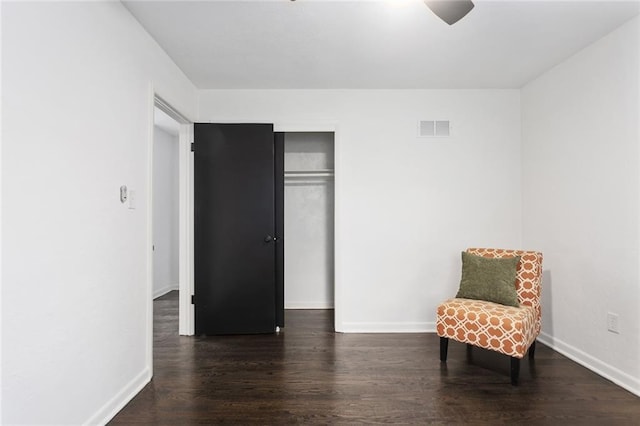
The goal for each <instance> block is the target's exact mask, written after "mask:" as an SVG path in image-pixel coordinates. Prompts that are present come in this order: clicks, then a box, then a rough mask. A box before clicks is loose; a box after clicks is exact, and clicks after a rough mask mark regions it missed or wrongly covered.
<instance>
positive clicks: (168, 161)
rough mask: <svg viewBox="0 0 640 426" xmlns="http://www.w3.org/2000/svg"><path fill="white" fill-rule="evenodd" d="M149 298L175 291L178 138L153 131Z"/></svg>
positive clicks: (157, 130)
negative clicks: (151, 257)
mask: <svg viewBox="0 0 640 426" xmlns="http://www.w3.org/2000/svg"><path fill="white" fill-rule="evenodd" d="M153 131H154V133H153V246H154V250H153V297H154V298H156V297H159V296H162V295H163V294H166V293H168V292H169V291H171V290H178V246H179V241H178V205H179V202H180V200H179V198H178V135H172V134H170V133H167V132H166V131H164V130H162V129H161V128H160V127H158V126H155V127H154V129H153Z"/></svg>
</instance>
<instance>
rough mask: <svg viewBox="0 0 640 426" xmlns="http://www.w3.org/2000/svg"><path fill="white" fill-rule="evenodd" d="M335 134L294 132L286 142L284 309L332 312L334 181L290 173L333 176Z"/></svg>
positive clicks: (325, 177) (328, 177) (316, 176)
mask: <svg viewBox="0 0 640 426" xmlns="http://www.w3.org/2000/svg"><path fill="white" fill-rule="evenodd" d="M333 139H334V138H333V132H306V133H301V132H289V133H285V138H284V170H285V178H284V237H285V245H284V307H285V308H286V309H331V308H333V307H334V303H333V299H334V297H333V288H334V285H333V276H334V267H333V260H334V255H333V246H334V243H333V228H334V225H333V219H334V214H333V210H334V208H333V204H334V203H333V200H334V196H333V192H334V191H333V177H332V176H319V175H315V176H314V175H306V176H302V175H299V174H291V173H290V172H291V171H306V172H309V171H318V170H325V171H326V170H333V158H334V156H333V145H334V141H333Z"/></svg>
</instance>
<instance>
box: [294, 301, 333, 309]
mask: <svg viewBox="0 0 640 426" xmlns="http://www.w3.org/2000/svg"><path fill="white" fill-rule="evenodd" d="M284 308H285V309H333V301H330V302H323V301H320V302H285V304H284Z"/></svg>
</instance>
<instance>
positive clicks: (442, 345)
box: [440, 337, 449, 362]
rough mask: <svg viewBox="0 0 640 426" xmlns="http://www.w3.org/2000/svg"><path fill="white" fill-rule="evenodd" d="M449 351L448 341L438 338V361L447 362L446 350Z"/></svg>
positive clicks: (444, 338)
mask: <svg viewBox="0 0 640 426" xmlns="http://www.w3.org/2000/svg"><path fill="white" fill-rule="evenodd" d="M448 349H449V339H447V338H446V337H441V338H440V361H442V362H447V350H448Z"/></svg>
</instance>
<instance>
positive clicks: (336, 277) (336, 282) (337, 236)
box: [273, 122, 344, 332]
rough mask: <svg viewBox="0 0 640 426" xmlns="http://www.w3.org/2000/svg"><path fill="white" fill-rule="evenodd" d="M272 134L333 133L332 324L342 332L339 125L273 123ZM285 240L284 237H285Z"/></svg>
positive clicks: (332, 123) (324, 123)
mask: <svg viewBox="0 0 640 426" xmlns="http://www.w3.org/2000/svg"><path fill="white" fill-rule="evenodd" d="M273 131H274V132H284V133H293V132H300V133H313V132H330V133H333V171H334V179H333V220H334V222H333V304H334V306H333V309H334V311H333V315H334V319H333V323H334V328H335V331H336V332H343V331H344V325H343V324H344V313H343V303H342V301H343V296H342V278H341V277H342V264H341V256H340V254H341V251H340V247H341V246H342V244H341V242H342V238H341V236H342V232H341V229H342V228H341V220H340V218H341V217H342V215H341V214H340V211H341V210H340V209H341V206H342V203H341V199H342V197H341V195H342V189H341V188H342V179H341V178H342V175H341V174H340V170H341V159H340V157H341V155H340V152H341V145H340V132H339V125H338V123H336V122H302V123H300V122H299V123H287V122H281V123H278V122H275V123H274V124H273ZM285 238H286V236H285Z"/></svg>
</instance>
